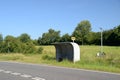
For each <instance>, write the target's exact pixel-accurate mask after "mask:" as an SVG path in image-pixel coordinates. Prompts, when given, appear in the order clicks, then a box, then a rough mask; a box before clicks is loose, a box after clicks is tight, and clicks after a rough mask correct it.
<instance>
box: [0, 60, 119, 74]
mask: <svg viewBox="0 0 120 80" xmlns="http://www.w3.org/2000/svg"><path fill="white" fill-rule="evenodd" d="M1 62H6V63H17V64H25V65H37V66H45V67H54V68H60V69H67V70H69V69H71V70H79V71H88V72H96V73H105V74H114V75H120V73H112V72H104V71H97V70H86V69H77V68H68V67H59V66H49V65H47V64H41V65H40V64H32V63H21V62H13V61H1Z"/></svg>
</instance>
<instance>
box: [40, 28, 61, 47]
mask: <svg viewBox="0 0 120 80" xmlns="http://www.w3.org/2000/svg"><path fill="white" fill-rule="evenodd" d="M58 41H60V31H55V30H53V29H49V30H48V32H46V33H43V35H42V38H41V37H39V39H38V42H39V44H43V45H49V44H51V43H54V42H58Z"/></svg>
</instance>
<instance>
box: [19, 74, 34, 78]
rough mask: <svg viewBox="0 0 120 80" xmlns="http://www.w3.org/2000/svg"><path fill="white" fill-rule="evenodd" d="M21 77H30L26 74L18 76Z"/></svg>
mask: <svg viewBox="0 0 120 80" xmlns="http://www.w3.org/2000/svg"><path fill="white" fill-rule="evenodd" d="M20 76H21V77H25V78H30V77H32V76H31V75H27V74H23V75H20Z"/></svg>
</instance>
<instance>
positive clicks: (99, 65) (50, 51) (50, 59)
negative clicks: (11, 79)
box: [0, 46, 120, 73]
mask: <svg viewBox="0 0 120 80" xmlns="http://www.w3.org/2000/svg"><path fill="white" fill-rule="evenodd" d="M41 47H43V49H44V50H43V53H42V54H21V53H10V54H2V53H1V54H0V60H1V61H18V62H27V63H36V64H48V65H55V66H64V67H71V68H82V69H90V70H99V71H108V72H117V73H120V47H111V46H104V48H103V49H104V52H105V53H106V56H104V57H96V53H98V52H99V51H100V46H80V51H81V60H80V61H78V62H76V63H72V62H69V61H68V60H64V61H63V62H57V61H56V60H55V47H54V46H41Z"/></svg>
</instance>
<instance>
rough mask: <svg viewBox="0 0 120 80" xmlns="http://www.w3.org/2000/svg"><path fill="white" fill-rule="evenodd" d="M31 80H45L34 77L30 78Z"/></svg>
mask: <svg viewBox="0 0 120 80" xmlns="http://www.w3.org/2000/svg"><path fill="white" fill-rule="evenodd" d="M32 79H33V80H45V79H44V78H40V77H35V78H32Z"/></svg>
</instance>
